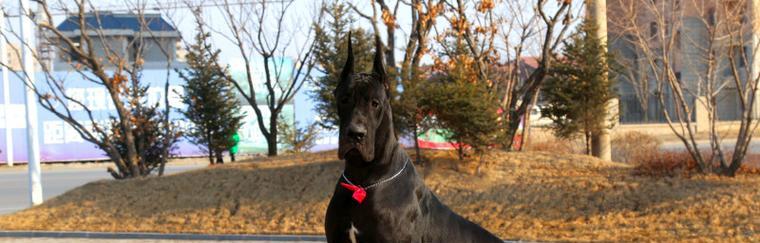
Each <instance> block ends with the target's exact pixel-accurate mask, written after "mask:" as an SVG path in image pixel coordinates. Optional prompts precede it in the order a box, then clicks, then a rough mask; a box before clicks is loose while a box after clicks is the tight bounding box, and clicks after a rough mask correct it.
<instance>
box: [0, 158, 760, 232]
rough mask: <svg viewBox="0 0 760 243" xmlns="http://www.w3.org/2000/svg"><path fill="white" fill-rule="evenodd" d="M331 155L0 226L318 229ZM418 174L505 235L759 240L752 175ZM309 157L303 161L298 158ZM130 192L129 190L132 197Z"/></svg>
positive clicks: (504, 162) (120, 194) (259, 165)
mask: <svg viewBox="0 0 760 243" xmlns="http://www.w3.org/2000/svg"><path fill="white" fill-rule="evenodd" d="M334 156H335V155H334V154H333V153H332V152H330V153H325V154H321V155H313V156H302V157H293V158H291V159H290V160H287V159H280V160H277V161H269V160H267V159H259V161H257V162H256V163H246V164H232V165H224V166H217V167H212V168H207V169H201V170H197V171H191V172H187V173H182V174H176V175H171V176H166V177H162V178H148V179H136V180H129V181H110V180H109V181H99V182H93V183H89V184H87V185H85V186H82V187H80V188H77V189H75V190H72V191H70V192H68V193H65V194H63V195H61V196H59V197H57V198H54V199H52V200H50V201H48V202H46V203H45V204H43V205H41V206H37V207H34V208H31V209H28V210H24V211H22V212H19V213H16V214H13V215H8V216H3V217H0V228H2V229H6V230H89V231H149V232H190V233H195V232H203V233H236V234H237V233H278V234H283V233H284V234H321V233H322V231H323V229H322V222H323V217H324V216H323V215H324V211H325V209H326V206H327V201H328V200H329V197H330V195H331V194H332V189H333V188H334V183H335V182H336V180H337V179H338V176H339V174H340V172H341V168H342V163H341V162H339V161H335V160H333V159H330V158H333V157H334ZM427 157H429V158H430V162H428V163H426V165H427V166H426V167H424V168H417V170H418V171H419V172H421V173H423V174H424V177H425V181H426V183H427V185H428V186H429V187H430V188H431V189H432V190H433V191H435V192H436V193H437V194H438V195H439V196H440V197H441V199H442V200H443V201H444V202H445V203H446V204H448V205H450V206H451V208H452V209H454V210H455V211H457V212H459V213H461V214H462V215H464V216H465V217H467V218H469V219H471V220H473V221H475V222H478V223H480V224H481V225H483V226H484V227H486V228H488V229H489V230H491V231H493V232H495V233H496V234H498V235H500V236H501V237H503V238H507V239H524V240H566V241H656V242H671V241H676V240H680V241H721V242H734V241H750V242H751V241H754V242H758V241H760V217H758V216H757V215H760V187H759V186H758V185H760V177H758V176H750V175H741V176H738V177H736V178H721V177H715V176H694V177H691V178H681V177H673V178H669V177H666V178H652V177H638V176H634V175H632V173H631V170H632V167H631V166H629V165H624V164H619V163H608V162H602V161H599V160H596V159H594V158H591V157H587V156H583V155H571V154H562V155H556V154H549V153H542V152H525V153H503V152H492V153H490V154H488V155H487V156H486V157H485V160H486V161H487V162H488V163H487V164H486V165H485V166H486V167H484V168H485V169H484V171H485V172H484V174H482V175H475V174H473V173H462V171H470V172H471V168H472V167H473V166H471V165H464V166H460V165H459V164H458V163H456V159H455V156H454V155H453V154H450V153H449V152H429V154H428V155H427ZM306 161H309V162H306ZM138 188H139V190H138Z"/></svg>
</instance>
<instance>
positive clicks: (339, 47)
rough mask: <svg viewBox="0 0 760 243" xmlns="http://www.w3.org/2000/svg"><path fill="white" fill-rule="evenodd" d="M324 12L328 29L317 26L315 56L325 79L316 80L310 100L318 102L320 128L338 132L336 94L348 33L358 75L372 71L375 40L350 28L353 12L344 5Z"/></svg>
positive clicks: (344, 58) (316, 105) (329, 8)
mask: <svg viewBox="0 0 760 243" xmlns="http://www.w3.org/2000/svg"><path fill="white" fill-rule="evenodd" d="M324 7H325V8H327V10H326V11H325V12H326V13H327V15H326V16H327V17H328V18H329V20H328V21H327V25H326V26H319V25H317V26H315V29H316V31H315V33H316V37H315V38H316V40H315V41H316V47H315V52H314V56H315V58H316V59H317V64H318V67H319V71H320V72H321V73H323V74H324V76H322V77H320V78H318V79H317V80H315V82H314V84H315V86H316V88H315V89H314V90H313V91H312V92H311V98H312V99H313V100H314V101H315V102H316V104H315V108H314V109H315V111H316V112H317V113H318V114H321V116H322V117H321V121H319V125H320V126H322V127H325V128H337V126H338V124H339V123H338V111H337V108H336V107H337V105H336V104H335V97H334V96H333V90H335V86H337V85H338V79H339V77H340V72H341V71H342V70H343V65H344V64H346V58H347V57H348V53H347V52H346V51H347V50H346V48H347V47H348V41H349V40H348V37H347V34H348V31H349V29H350V30H351V38H352V39H353V42H352V44H353V51H354V61H355V63H354V67H356V68H357V69H356V71H357V72H369V71H371V69H372V60H373V59H372V58H373V57H374V51H373V48H374V40H373V39H372V36H371V35H370V34H368V33H366V32H365V31H364V30H363V29H361V28H350V24H351V22H353V19H352V18H351V16H350V14H349V12H350V9H349V8H348V7H347V6H346V5H345V4H343V3H340V2H338V1H334V2H332V3H330V4H329V5H327V6H324Z"/></svg>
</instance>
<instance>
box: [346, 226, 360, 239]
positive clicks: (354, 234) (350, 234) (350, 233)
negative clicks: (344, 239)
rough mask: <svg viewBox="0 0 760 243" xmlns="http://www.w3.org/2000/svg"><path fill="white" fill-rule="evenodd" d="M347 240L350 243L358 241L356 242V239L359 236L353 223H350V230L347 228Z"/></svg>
mask: <svg viewBox="0 0 760 243" xmlns="http://www.w3.org/2000/svg"><path fill="white" fill-rule="evenodd" d="M347 233H348V239H349V240H350V241H351V243H357V242H359V241H357V240H356V237H357V236H358V235H359V230H358V229H356V226H354V223H351V228H348V232H347Z"/></svg>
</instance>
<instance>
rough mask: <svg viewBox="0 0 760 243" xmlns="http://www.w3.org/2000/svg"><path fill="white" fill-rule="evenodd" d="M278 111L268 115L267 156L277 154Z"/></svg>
mask: <svg viewBox="0 0 760 243" xmlns="http://www.w3.org/2000/svg"><path fill="white" fill-rule="evenodd" d="M279 115H280V112H276V111H275V112H272V113H271V116H270V117H269V136H267V137H266V139H267V150H268V151H267V156H270V157H272V156H277V116H279Z"/></svg>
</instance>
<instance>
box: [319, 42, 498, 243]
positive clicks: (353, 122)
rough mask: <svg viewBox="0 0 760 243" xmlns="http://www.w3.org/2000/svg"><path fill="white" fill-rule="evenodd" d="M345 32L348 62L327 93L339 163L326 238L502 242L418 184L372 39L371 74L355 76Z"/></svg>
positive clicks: (351, 54) (356, 240) (364, 240)
mask: <svg viewBox="0 0 760 243" xmlns="http://www.w3.org/2000/svg"><path fill="white" fill-rule="evenodd" d="M348 36H349V37H348V38H349V44H348V53H349V54H348V60H347V61H346V65H345V67H343V71H342V74H341V76H340V81H339V83H338V86H337V88H336V89H335V93H334V94H335V98H336V101H337V103H338V115H339V118H340V135H339V136H340V142H339V149H338V157H339V158H340V159H345V160H346V168H345V171H344V172H343V175H342V176H341V178H340V180H339V183H338V185H336V186H335V193H334V194H333V197H332V199H331V200H330V205H329V206H328V207H327V215H326V218H325V233H326V235H327V242H457V243H464V242H502V241H501V240H500V239H499V238H497V237H496V236H494V235H492V234H491V233H489V232H488V231H486V230H485V229H483V228H481V227H480V226H478V225H476V224H474V223H472V222H470V221H469V220H467V219H465V218H462V217H461V216H459V215H457V214H456V213H454V212H452V211H451V209H449V208H448V207H446V205H443V204H442V203H441V202H440V201H439V200H438V198H436V196H435V195H434V194H433V192H431V191H430V190H429V189H428V188H427V187H426V186H425V184H424V183H423V181H422V179H421V178H420V176H418V175H417V172H416V171H415V169H414V166H413V165H412V163H411V161H410V159H409V156H408V155H407V154H406V152H405V151H404V150H403V149H402V148H401V147H400V146H399V144H398V141H397V139H396V136H395V135H394V131H393V123H392V115H391V106H390V103H389V100H388V94H389V93H388V89H389V87H388V83H387V80H386V78H387V77H386V74H385V68H384V65H383V57H382V52H381V51H380V50H381V49H380V42H379V38H376V40H375V41H376V42H377V43H376V45H375V46H376V47H375V49H376V54H375V61H374V66H373V71H372V74H364V73H357V74H355V73H353V53H352V50H351V41H350V40H351V39H350V38H351V34H350V33H349V35H348Z"/></svg>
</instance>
